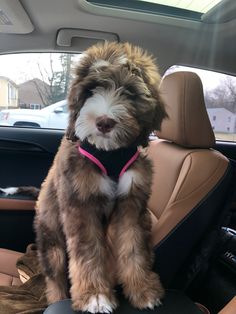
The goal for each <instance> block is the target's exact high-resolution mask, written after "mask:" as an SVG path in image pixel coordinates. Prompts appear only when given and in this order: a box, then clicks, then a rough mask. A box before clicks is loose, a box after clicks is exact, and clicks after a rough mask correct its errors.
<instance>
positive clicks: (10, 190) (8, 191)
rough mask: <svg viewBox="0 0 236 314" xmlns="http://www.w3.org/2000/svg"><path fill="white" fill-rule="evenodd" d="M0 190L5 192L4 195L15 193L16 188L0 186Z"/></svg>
mask: <svg viewBox="0 0 236 314" xmlns="http://www.w3.org/2000/svg"><path fill="white" fill-rule="evenodd" d="M0 191H1V192H3V193H5V194H6V195H13V194H16V193H17V191H18V188H6V189H2V188H0Z"/></svg>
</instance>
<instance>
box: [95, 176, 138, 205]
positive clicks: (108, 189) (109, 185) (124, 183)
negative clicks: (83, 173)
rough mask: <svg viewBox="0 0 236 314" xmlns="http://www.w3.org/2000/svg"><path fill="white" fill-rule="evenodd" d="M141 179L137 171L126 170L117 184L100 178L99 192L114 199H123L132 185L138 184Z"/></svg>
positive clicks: (106, 178)
mask: <svg viewBox="0 0 236 314" xmlns="http://www.w3.org/2000/svg"><path fill="white" fill-rule="evenodd" d="M140 180H141V178H140V175H139V173H138V172H137V171H135V170H127V171H126V172H125V173H124V174H123V175H122V177H121V178H120V179H119V181H118V183H116V182H114V181H113V180H111V179H110V178H109V177H105V176H102V177H101V181H100V189H101V192H102V193H104V194H105V195H107V196H108V197H109V199H114V198H116V197H123V196H125V195H127V194H129V192H130V189H131V188H132V185H133V184H140V183H141V182H140Z"/></svg>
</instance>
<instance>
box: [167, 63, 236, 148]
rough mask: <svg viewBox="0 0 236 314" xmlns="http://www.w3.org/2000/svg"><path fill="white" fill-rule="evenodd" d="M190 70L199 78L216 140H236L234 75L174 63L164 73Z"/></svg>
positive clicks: (235, 84)
mask: <svg viewBox="0 0 236 314" xmlns="http://www.w3.org/2000/svg"><path fill="white" fill-rule="evenodd" d="M176 71H191V72H195V73H197V74H198V76H199V77H200V78H201V81H202V85H203V90H204V97H205V103H206V107H207V112H208V116H209V119H210V122H211V125H212V129H213V131H214V133H215V137H216V139H217V140H222V141H235V142H236V77H234V76H231V75H227V74H222V73H218V72H214V71H207V70H202V69H197V68H190V67H186V66H179V65H174V66H172V67H171V68H169V69H168V70H167V71H166V73H165V75H168V74H170V73H173V72H176Z"/></svg>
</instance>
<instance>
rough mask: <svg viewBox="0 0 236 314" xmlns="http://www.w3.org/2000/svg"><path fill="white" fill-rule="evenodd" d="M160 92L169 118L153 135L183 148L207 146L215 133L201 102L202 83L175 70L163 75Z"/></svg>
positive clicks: (211, 142)
mask: <svg viewBox="0 0 236 314" xmlns="http://www.w3.org/2000/svg"><path fill="white" fill-rule="evenodd" d="M160 92H161V95H162V98H163V100H164V102H165V104H166V111H167V113H168V116H169V118H167V119H165V120H164V121H163V123H162V125H161V131H158V132H157V136H158V137H159V138H161V139H166V140H169V141H171V142H174V143H176V144H178V145H181V146H184V147H198V148H210V147H212V146H214V144H215V135H214V132H213V130H212V127H211V123H210V120H209V118H208V114H207V110H206V105H205V102H204V95H203V88H202V82H201V80H200V78H199V77H198V75H197V74H195V73H192V72H175V73H172V74H170V75H168V76H166V77H164V78H163V80H162V82H161V85H160Z"/></svg>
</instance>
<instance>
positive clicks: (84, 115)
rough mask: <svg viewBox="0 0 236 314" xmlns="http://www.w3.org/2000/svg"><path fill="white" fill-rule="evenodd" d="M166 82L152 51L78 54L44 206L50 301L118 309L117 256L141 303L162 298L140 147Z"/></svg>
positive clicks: (39, 225) (38, 223) (39, 216)
mask: <svg viewBox="0 0 236 314" xmlns="http://www.w3.org/2000/svg"><path fill="white" fill-rule="evenodd" d="M159 82H160V77H159V74H158V71H157V67H156V66H155V64H154V62H153V59H152V57H151V56H149V55H148V54H147V53H146V52H144V51H143V50H142V49H140V48H138V47H134V46H131V45H130V44H117V43H105V44H98V45H95V46H93V47H91V48H89V49H88V50H87V51H86V52H85V53H84V54H83V56H82V58H81V61H80V62H79V65H78V67H77V69H76V77H75V79H74V81H73V83H72V86H71V89H70V93H69V97H68V105H69V112H70V116H69V126H68V129H67V133H66V136H65V138H64V139H63V140H62V143H61V146H60V148H59V151H58V153H57V155H56V157H55V160H54V163H53V166H52V168H51V169H50V171H49V174H48V176H47V178H46V180H45V182H44V183H43V184H42V188H41V191H40V195H39V198H38V202H37V210H36V212H37V213H36V219H35V228H36V233H37V245H38V249H39V259H40V262H41V265H42V269H43V272H44V274H45V276H46V283H47V298H48V301H49V303H53V302H55V301H58V300H62V299H65V298H68V297H69V296H70V297H71V298H72V304H73V308H74V309H75V310H81V311H88V312H91V313H97V312H99V313H109V312H112V311H113V310H114V309H115V308H116V306H117V300H116V297H115V295H114V291H113V284H114V281H113V279H114V278H113V276H112V275H111V274H112V271H111V269H110V268H109V261H110V260H111V258H113V264H112V268H113V273H115V276H116V278H115V280H116V281H115V282H116V283H118V284H121V285H122V287H123V291H124V294H125V296H126V297H127V298H128V299H129V300H130V302H131V303H132V304H133V306H135V307H137V308H139V309H143V308H151V309H152V308H154V306H156V305H159V304H160V299H161V298H162V297H163V295H164V290H163V288H162V285H161V283H160V280H159V277H158V275H157V274H156V273H154V272H152V270H151V269H152V259H153V256H152V248H151V247H150V243H151V241H150V229H151V222H150V216H149V212H148V211H147V209H146V206H147V201H148V198H149V195H150V188H151V182H152V166H151V162H150V160H148V159H147V158H146V157H145V155H144V154H143V153H142V152H141V151H140V148H139V147H140V146H142V147H146V146H147V145H148V138H149V134H150V133H151V132H152V131H153V130H157V129H160V125H161V122H162V120H163V119H164V118H165V117H166V112H165V109H164V105H163V103H162V100H161V98H160V95H159V91H158V86H159ZM114 270H115V271H114ZM68 277H69V281H70V284H68ZM69 286H70V288H69ZM69 292H70V293H69Z"/></svg>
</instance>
